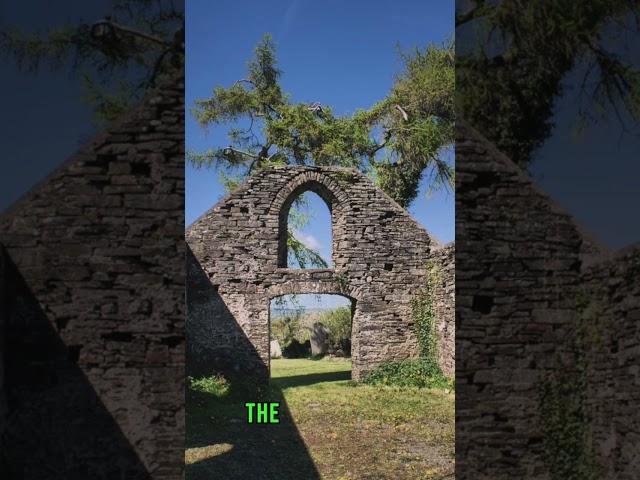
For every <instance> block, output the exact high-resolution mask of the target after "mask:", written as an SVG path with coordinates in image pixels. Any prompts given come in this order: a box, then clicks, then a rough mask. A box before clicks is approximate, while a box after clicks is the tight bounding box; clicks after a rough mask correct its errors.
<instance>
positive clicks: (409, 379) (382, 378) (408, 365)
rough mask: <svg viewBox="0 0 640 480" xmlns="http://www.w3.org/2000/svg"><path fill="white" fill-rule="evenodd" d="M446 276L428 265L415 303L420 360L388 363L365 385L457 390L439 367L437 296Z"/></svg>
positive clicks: (414, 317)
mask: <svg viewBox="0 0 640 480" xmlns="http://www.w3.org/2000/svg"><path fill="white" fill-rule="evenodd" d="M441 281H442V275H441V272H440V269H439V268H438V266H437V265H435V264H434V263H432V262H429V263H427V275H426V279H425V285H424V286H423V288H422V289H421V290H420V292H419V293H418V295H417V296H416V298H415V299H414V301H413V303H412V316H413V321H414V325H415V332H416V336H417V338H418V348H419V351H420V358H417V359H408V360H402V361H399V362H385V363H383V364H381V365H380V366H378V367H377V368H376V369H374V370H373V371H372V372H370V373H368V374H367V375H365V377H364V378H363V383H367V384H382V385H395V386H400V387H409V386H410V387H426V388H451V389H453V388H454V382H453V379H451V378H447V376H445V375H444V373H443V372H442V369H441V368H440V366H439V365H438V342H437V336H436V315H435V305H434V297H435V293H436V288H437V286H438V284H439V283H440V282H441Z"/></svg>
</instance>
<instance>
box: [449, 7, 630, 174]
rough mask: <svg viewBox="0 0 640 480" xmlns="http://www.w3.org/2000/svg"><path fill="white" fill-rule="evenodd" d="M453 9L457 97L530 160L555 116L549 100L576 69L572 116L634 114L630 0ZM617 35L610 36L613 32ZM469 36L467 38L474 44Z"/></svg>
mask: <svg viewBox="0 0 640 480" xmlns="http://www.w3.org/2000/svg"><path fill="white" fill-rule="evenodd" d="M466 5H467V6H468V8H467V9H466V10H459V11H458V12H457V15H456V29H457V33H456V35H457V36H458V38H462V39H463V40H462V42H460V41H459V42H458V46H459V47H460V46H462V47H463V49H462V50H459V51H458V52H457V59H456V62H457V66H456V74H457V78H456V81H457V90H456V104H457V108H458V112H459V116H460V118H463V119H465V120H466V121H468V122H470V123H471V124H472V125H473V126H474V127H475V128H476V129H478V130H479V131H481V132H482V133H483V135H485V136H486V137H487V138H489V139H490V140H491V141H493V142H494V143H495V144H496V145H497V146H498V148H499V149H500V150H502V151H503V152H505V153H506V154H507V155H509V156H510V157H511V158H512V159H513V160H514V161H516V162H517V163H518V164H520V165H521V166H522V167H525V168H526V167H528V166H529V164H530V163H531V161H532V158H533V154H534V153H535V151H536V149H537V148H538V147H539V146H540V145H541V144H542V143H543V142H544V141H545V140H546V139H547V138H548V137H549V135H550V134H551V131H552V129H553V126H554V122H553V114H554V106H555V101H556V100H557V99H558V98H559V97H560V96H561V95H563V94H564V93H565V92H566V90H567V86H566V83H565V81H566V79H567V76H568V75H569V73H570V72H576V73H578V74H579V78H578V82H577V86H578V88H579V90H578V93H579V98H580V111H579V118H577V119H576V122H577V125H578V126H580V125H583V126H584V125H587V124H589V123H593V122H598V121H601V120H603V119H604V118H605V116H606V115H607V114H608V112H610V111H613V112H614V113H615V114H616V115H617V117H618V119H620V121H621V122H623V125H624V123H627V121H626V120H625V118H630V119H631V120H634V121H637V119H638V115H639V114H640V71H639V70H638V65H637V63H636V64H635V65H634V64H633V62H632V58H631V55H628V54H627V55H625V53H624V51H623V50H624V48H623V47H624V46H625V45H626V46H628V44H629V41H628V40H625V38H624V35H623V34H625V33H629V32H636V33H637V30H638V26H639V25H640V23H639V20H638V5H639V2H638V1H637V0H595V1H588V2H585V1H581V0H567V1H562V2H557V1H555V0H539V1H535V2H527V1H524V0H514V1H500V2H489V1H486V0H475V1H472V2H467V3H466ZM616 35H617V36H618V37H619V38H614V37H615V36H616ZM472 46H473V47H472Z"/></svg>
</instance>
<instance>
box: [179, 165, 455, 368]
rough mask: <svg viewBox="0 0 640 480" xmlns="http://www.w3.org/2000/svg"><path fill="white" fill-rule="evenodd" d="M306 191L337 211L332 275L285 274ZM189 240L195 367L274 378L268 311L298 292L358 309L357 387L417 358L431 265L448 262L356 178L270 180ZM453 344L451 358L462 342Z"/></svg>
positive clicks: (284, 175)
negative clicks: (415, 309)
mask: <svg viewBox="0 0 640 480" xmlns="http://www.w3.org/2000/svg"><path fill="white" fill-rule="evenodd" d="M305 191H313V192H315V193H317V194H318V195H320V196H321V197H322V198H323V199H324V201H325V202H326V203H327V205H328V206H329V209H330V212H331V225H332V227H331V228H332V238H333V248H332V254H333V268H331V269H304V270H299V269H290V268H287V267H286V250H285V249H284V246H286V244H285V242H284V240H285V237H284V235H285V234H286V231H287V225H286V219H287V215H288V211H289V207H290V206H291V203H292V202H293V200H294V199H295V198H296V197H297V196H298V195H299V194H301V193H303V192H305ZM186 239H187V243H188V245H189V247H190V249H191V251H192V252H193V257H192V258H191V260H190V267H189V270H188V272H189V275H190V277H189V278H188V279H187V285H188V287H187V307H188V314H187V337H188V339H187V340H188V341H187V344H188V345H187V348H188V355H189V356H190V357H191V358H194V359H197V362H196V361H195V360H194V362H193V364H194V365H196V364H197V365H199V366H203V365H204V366H205V367H206V368H215V369H218V370H220V369H227V368H231V369H233V370H235V371H243V372H245V373H246V374H254V375H257V376H259V377H268V365H269V312H268V308H265V306H267V305H268V302H269V299H270V298H272V297H274V296H278V295H283V294H287V293H296V292H298V293H301V292H305V293H316V292H318V293H335V294H340V295H347V296H349V297H351V298H354V299H356V305H357V308H356V312H355V313H354V318H353V324H354V329H355V330H354V334H355V335H354V342H355V343H356V346H355V347H356V351H357V354H356V356H355V358H354V359H353V360H354V362H353V378H355V379H358V378H360V377H361V376H362V374H364V373H366V372H367V371H369V370H371V369H373V368H375V366H377V365H378V364H380V363H381V362H384V361H388V360H400V359H404V358H408V357H413V356H416V355H417V354H418V345H417V339H416V336H415V333H414V331H413V320H412V317H411V302H412V300H413V298H414V296H415V294H416V293H417V291H418V290H419V289H420V288H421V287H422V285H423V282H424V278H425V275H426V265H427V262H428V261H429V260H432V261H436V262H437V261H438V259H439V258H440V256H438V255H436V253H435V251H436V250H437V249H439V248H440V245H439V244H438V243H437V242H434V241H433V240H432V239H431V237H430V236H429V234H428V233H427V232H426V231H425V230H424V229H423V228H422V227H421V226H420V225H418V224H417V223H416V222H415V221H414V220H413V219H412V218H411V216H410V215H409V214H408V213H407V212H406V211H405V210H404V209H403V208H401V207H400V206H399V205H397V204H396V203H395V202H394V201H393V200H391V199H390V198H389V197H388V196H387V195H386V194H384V193H383V192H382V191H381V190H380V189H378V188H377V187H375V186H374V185H373V184H372V183H371V181H370V180H369V179H368V178H367V177H366V176H364V175H362V174H361V173H360V172H358V171H356V170H353V169H344V168H335V167H278V168H272V169H268V170H263V171H261V172H259V173H257V174H256V175H254V176H252V177H250V178H249V179H247V181H246V182H245V183H244V184H243V185H241V186H240V187H239V188H238V189H237V190H235V191H234V192H233V193H232V194H230V195H228V196H227V197H225V198H224V199H223V200H221V201H220V202H219V203H218V204H217V205H216V206H214V207H213V208H212V209H211V210H209V211H208V212H207V213H205V214H204V215H203V216H202V217H201V218H200V219H198V220H197V221H196V222H195V223H194V224H193V225H192V226H191V227H190V228H189V229H188V230H187V234H186ZM190 291H193V293H192V294H190V293H189V292H190ZM205 291H209V294H205V293H203V292H205ZM441 311H443V312H445V311H446V312H447V315H448V317H447V318H446V319H444V318H443V319H442V321H444V322H447V323H450V324H451V325H453V313H452V312H453V310H452V309H441ZM449 317H450V318H449ZM449 330H451V329H449ZM447 342H448V345H446V350H447V352H451V355H452V354H453V350H454V348H453V343H452V342H453V338H451V337H448V338H447ZM189 356H188V358H187V363H188V365H187V366H188V369H190V370H191V367H190V365H189V364H190V363H191V362H190V360H189V358H190V357H189Z"/></svg>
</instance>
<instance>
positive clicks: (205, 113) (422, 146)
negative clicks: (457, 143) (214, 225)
mask: <svg viewBox="0 0 640 480" xmlns="http://www.w3.org/2000/svg"><path fill="white" fill-rule="evenodd" d="M403 59H404V62H405V70H404V72H402V74H401V75H399V76H398V78H397V79H396V81H395V83H394V85H393V88H392V89H391V92H390V93H389V95H388V96H387V97H386V98H384V99H382V100H381V101H379V102H378V103H376V104H375V105H373V106H371V108H369V109H367V110H358V111H356V112H354V113H353V114H352V115H344V116H338V115H335V114H334V113H333V112H332V110H331V107H330V106H328V105H323V104H321V103H320V102H315V103H312V104H306V103H294V102H292V101H291V97H290V95H288V94H286V93H284V92H283V90H282V87H281V85H280V77H281V74H282V72H281V71H280V70H279V69H278V66H277V61H276V51H275V46H274V43H273V40H272V39H271V37H270V36H269V35H266V36H265V37H264V38H263V39H262V41H261V42H260V43H259V44H258V45H257V47H256V49H255V57H254V58H253V59H252V60H251V61H250V62H249V64H248V73H247V76H246V78H242V79H239V80H238V81H236V82H235V83H234V84H233V85H231V86H229V87H226V88H225V87H221V86H218V87H216V88H214V90H213V93H212V95H211V96H210V97H209V98H205V99H201V100H197V101H196V103H195V106H194V108H193V114H194V116H195V118H196V119H197V121H198V122H199V123H200V125H202V126H203V127H207V126H210V125H228V126H229V127H230V128H229V130H228V136H229V142H230V143H229V146H227V147H224V148H214V149H211V150H209V151H206V152H190V153H189V155H188V158H189V160H190V161H191V162H192V163H193V164H194V165H196V166H211V165H214V166H216V167H219V168H221V169H222V170H223V171H234V172H236V174H239V175H240V176H244V175H247V174H250V173H252V172H254V171H255V170H258V169H261V168H265V167H268V166H274V165H284V164H293V165H335V166H344V167H354V168H357V169H360V170H361V171H363V172H368V173H371V174H372V175H374V176H375V177H377V179H378V181H379V183H380V186H381V187H382V188H383V189H384V190H385V191H386V192H387V193H388V194H389V195H390V196H391V197H392V198H394V199H395V200H396V201H398V203H400V204H401V205H403V206H406V205H408V204H409V203H410V202H411V201H412V200H413V199H414V198H415V196H416V193H417V190H418V183H419V181H420V178H421V176H422V174H423V172H424V171H425V170H427V169H430V170H431V171H432V174H433V179H434V181H436V182H439V185H442V184H445V185H451V183H452V178H453V173H452V167H451V166H450V165H449V164H447V163H446V162H445V161H443V160H442V159H441V153H442V149H443V148H444V147H446V146H448V145H451V143H452V142H453V120H454V114H453V90H454V57H453V43H450V44H446V45H444V46H442V47H438V46H433V45H431V46H428V47H427V48H425V49H424V50H417V51H416V52H414V53H413V54H408V55H403Z"/></svg>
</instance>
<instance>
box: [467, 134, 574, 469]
mask: <svg viewBox="0 0 640 480" xmlns="http://www.w3.org/2000/svg"><path fill="white" fill-rule="evenodd" d="M456 237H457V242H456V478H461V479H473V480H480V479H497V478H528V479H533V478H536V479H537V478H540V479H542V478H548V476H547V475H548V471H547V469H546V467H545V457H544V448H545V447H544V443H543V435H542V418H541V414H540V408H539V403H538V396H539V385H540V382H541V380H542V379H543V378H544V375H545V373H546V372H547V371H549V370H553V369H554V368H555V358H554V353H555V352H556V351H557V349H558V346H559V345H561V344H562V341H561V338H559V332H560V331H561V329H562V328H563V327H564V326H565V325H566V324H567V323H570V322H571V321H572V319H573V318H574V314H575V305H576V288H577V285H578V283H579V275H580V265H581V263H580V257H579V255H580V249H581V244H582V238H581V237H580V235H579V233H578V231H577V229H576V227H575V225H574V224H573V222H572V219H571V218H570V217H569V215H567V214H566V213H563V212H562V211H560V210H559V209H558V208H556V207H555V206H554V205H553V204H552V202H551V201H550V200H549V199H548V198H547V197H546V196H545V195H544V194H542V193H541V192H540V191H538V190H537V189H536V188H535V187H534V186H533V185H532V183H531V181H530V180H529V179H528V178H527V176H526V175H525V174H524V173H523V172H522V171H520V169H519V168H518V167H516V166H515V164H514V163H513V162H511V161H510V160H509V159H507V158H506V157H504V156H503V155H502V154H501V153H499V152H498V151H496V150H495V149H494V147H493V146H492V145H491V144H489V143H488V142H487V141H486V140H484V139H483V138H481V137H480V136H479V135H478V134H477V133H476V132H474V131H473V130H471V129H469V128H467V127H465V126H464V125H460V126H459V128H458V136H457V139H456Z"/></svg>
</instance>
